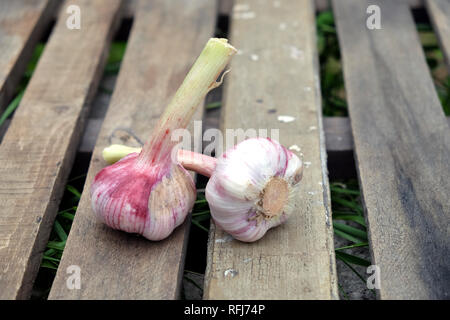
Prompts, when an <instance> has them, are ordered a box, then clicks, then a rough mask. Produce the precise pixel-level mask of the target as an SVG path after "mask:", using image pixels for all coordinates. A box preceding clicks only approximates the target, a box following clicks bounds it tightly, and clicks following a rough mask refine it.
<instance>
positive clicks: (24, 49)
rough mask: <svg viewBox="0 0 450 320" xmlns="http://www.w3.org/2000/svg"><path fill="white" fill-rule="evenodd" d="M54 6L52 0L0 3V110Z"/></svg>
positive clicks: (7, 0) (54, 0) (16, 0)
mask: <svg viewBox="0 0 450 320" xmlns="http://www.w3.org/2000/svg"><path fill="white" fill-rule="evenodd" d="M56 8H57V1H56V0H35V1H30V0H15V1H12V0H6V1H1V2H0V48H1V50H0V112H1V111H3V109H4V108H5V106H6V104H7V103H8V102H9V100H10V99H11V97H12V95H13V94H14V93H15V89H16V86H17V84H18V83H19V81H20V79H21V77H22V75H23V73H24V71H25V68H26V66H27V61H28V60H29V59H30V58H31V55H32V53H33V48H34V46H35V45H36V42H37V41H39V38H40V37H41V35H42V33H43V31H44V30H45V27H46V25H47V24H48V22H49V20H50V18H51V17H52V15H53V12H55V11H56Z"/></svg>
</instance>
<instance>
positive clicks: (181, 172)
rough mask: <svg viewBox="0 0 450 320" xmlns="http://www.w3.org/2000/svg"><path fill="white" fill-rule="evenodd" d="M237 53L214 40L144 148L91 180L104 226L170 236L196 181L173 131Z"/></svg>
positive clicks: (150, 235)
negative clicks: (175, 154)
mask: <svg viewBox="0 0 450 320" xmlns="http://www.w3.org/2000/svg"><path fill="white" fill-rule="evenodd" d="M235 52H236V49H234V48H233V47H232V46H231V45H230V44H228V42H227V40H226V39H210V40H209V41H208V43H207V44H206V46H205V48H204V49H203V51H202V53H201V54H200V56H199V58H198V59H197V61H196V62H195V64H194V65H193V66H192V68H191V70H190V71H189V73H188V75H187V76H186V78H185V80H184V81H183V83H182V85H181V87H180V88H179V89H178V91H177V92H176V94H175V96H174V97H173V99H172V101H171V102H170V104H169V106H168V107H167V108H166V110H165V111H164V113H163V115H162V116H161V118H160V119H159V122H158V124H157V126H156V127H155V129H154V130H153V133H152V136H151V137H150V139H149V141H148V142H147V143H146V144H145V145H144V147H143V149H142V151H141V152H140V153H139V154H137V153H131V154H130V155H128V156H127V157H125V158H123V159H122V160H120V161H119V162H117V163H115V164H113V165H111V166H109V167H106V168H103V169H102V170H101V171H100V172H99V173H98V174H97V176H96V177H95V179H94V182H93V183H92V185H91V189H90V191H91V200H92V202H91V203H92V209H93V211H94V213H95V214H96V216H97V217H98V218H99V219H100V221H102V222H103V223H105V224H106V225H108V226H110V227H112V228H114V229H119V230H123V231H126V232H131V233H138V234H141V235H143V236H144V237H145V238H147V239H150V240H161V239H164V238H166V237H167V236H168V235H170V234H171V233H172V231H173V230H174V229H175V228H176V227H177V226H178V225H180V224H181V223H182V222H183V221H184V220H185V218H186V216H187V214H188V213H189V211H190V210H191V209H192V207H193V205H194V201H195V197H196V191H195V185H194V182H193V180H192V178H191V176H190V175H189V174H188V172H187V171H186V170H185V169H184V168H183V167H182V166H181V165H180V164H179V163H178V162H177V161H172V159H171V153H172V150H173V148H174V147H175V145H176V144H177V142H176V141H172V139H171V134H172V132H173V131H174V130H175V129H178V128H186V127H187V125H188V124H189V122H190V119H191V118H192V115H193V114H194V113H195V109H196V107H197V106H198V105H199V104H200V103H201V101H203V99H204V97H205V96H206V94H207V93H208V91H210V90H211V89H213V88H215V87H217V86H218V85H219V84H220V83H217V82H216V79H217V77H218V75H219V74H220V73H221V72H222V71H223V69H224V68H225V66H226V65H227V63H228V62H229V60H230V59H231V57H232V56H233V55H234V53H235Z"/></svg>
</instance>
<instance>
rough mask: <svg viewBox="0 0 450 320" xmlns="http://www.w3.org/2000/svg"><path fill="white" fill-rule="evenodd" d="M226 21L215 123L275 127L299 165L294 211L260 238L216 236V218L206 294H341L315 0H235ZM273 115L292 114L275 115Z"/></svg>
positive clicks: (272, 296)
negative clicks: (221, 101)
mask: <svg viewBox="0 0 450 320" xmlns="http://www.w3.org/2000/svg"><path fill="white" fill-rule="evenodd" d="M280 25H281V27H280ZM231 26H232V30H231V43H232V44H233V45H234V46H235V47H236V48H237V49H238V50H240V51H239V52H238V55H236V56H235V57H234V58H233V61H232V63H231V64H232V65H231V69H232V71H231V73H230V75H229V77H228V79H227V81H228V82H227V86H226V88H225V102H226V103H225V106H224V110H222V114H223V115H224V116H223V123H222V129H223V130H225V129H230V128H233V129H237V128H243V129H244V130H247V129H249V128H255V129H259V128H268V129H269V131H268V132H269V133H270V129H272V128H274V129H279V130H280V131H279V136H280V142H281V143H282V144H283V145H285V146H287V147H290V146H292V145H297V146H298V147H299V148H301V152H302V153H303V155H304V161H305V163H306V168H305V171H304V176H303V180H302V182H301V184H302V188H301V193H300V195H299V196H298V198H297V201H298V202H299V205H298V207H299V210H298V212H295V213H294V214H293V215H292V216H291V217H290V218H289V220H288V222H287V223H286V224H284V225H282V226H280V227H278V228H275V229H272V230H270V231H269V232H268V233H267V234H266V235H265V236H264V237H263V238H262V239H261V240H259V241H257V242H254V243H251V244H249V243H242V242H239V241H237V240H232V241H223V240H222V239H224V238H226V234H225V233H224V231H223V230H221V229H220V228H218V227H214V225H213V227H212V229H211V234H210V240H209V247H208V260H207V270H206V275H205V281H206V284H205V290H204V297H205V298H206V299H238V300H239V299H330V298H338V293H337V289H336V288H337V285H336V271H335V260H334V248H333V234H332V232H333V231H332V225H331V216H330V206H329V191H328V177H327V173H326V154H325V141H324V138H323V130H322V116H321V101H320V88H319V79H318V63H317V52H316V37H315V21H314V6H313V2H312V1H277V2H273V1H264V2H262V1H248V0H237V1H236V2H235V6H234V10H233V18H232V21H231ZM274 109H275V111H274ZM279 115H289V116H292V117H295V121H293V122H289V123H282V122H280V121H278V120H277V118H278V116H279ZM298 154H299V153H298ZM230 269H232V270H234V271H235V272H232V273H230V272H226V271H227V270H230ZM230 274H233V275H234V276H233V277H232V276H230Z"/></svg>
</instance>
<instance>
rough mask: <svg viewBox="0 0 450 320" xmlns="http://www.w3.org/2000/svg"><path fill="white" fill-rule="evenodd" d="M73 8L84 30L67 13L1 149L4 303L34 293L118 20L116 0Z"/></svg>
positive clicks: (0, 280)
mask: <svg viewBox="0 0 450 320" xmlns="http://www.w3.org/2000/svg"><path fill="white" fill-rule="evenodd" d="M75 2H76V3H77V5H79V6H80V7H81V8H82V15H83V16H82V18H83V21H82V29H81V30H69V29H68V28H67V27H66V22H65V20H66V18H67V14H66V13H65V12H64V11H62V13H61V17H60V19H59V22H58V24H57V25H56V27H55V29H54V32H53V34H52V36H51V38H50V40H49V41H48V43H47V46H46V49H45V51H44V53H43V55H42V57H41V59H40V61H39V64H38V66H37V68H36V71H35V74H34V76H33V78H32V79H31V81H30V83H29V85H28V89H27V91H26V92H25V95H24V97H23V99H22V102H21V104H20V106H19V108H18V109H17V110H16V113H15V114H14V118H13V120H12V122H11V124H10V127H9V129H8V131H7V132H6V135H5V136H4V139H3V141H2V144H1V145H0V272H1V273H0V287H1V288H2V289H1V290H0V298H2V299H15V298H26V297H28V296H29V295H30V291H31V287H32V284H33V281H34V278H35V275H36V273H37V271H38V268H39V264H40V260H41V256H42V251H43V250H44V248H45V244H46V241H47V239H48V236H49V234H50V231H51V226H52V224H53V220H54V217H55V215H56V211H57V207H58V204H59V200H60V198H61V196H62V193H63V191H64V185H65V180H66V179H67V176H68V174H69V170H70V167H71V164H72V162H73V158H74V154H75V150H76V148H77V145H78V141H79V138H80V136H81V132H82V131H81V130H82V122H83V118H84V115H85V113H86V111H87V108H85V105H86V104H88V103H89V102H90V99H91V97H92V95H93V93H94V92H95V90H96V86H97V83H98V80H99V77H100V75H101V73H102V70H103V64H104V62H105V58H106V54H107V52H108V43H109V40H110V39H111V37H112V33H113V30H114V28H113V25H115V24H116V22H117V21H118V19H117V14H118V12H119V3H120V1H118V0H115V1H108V3H106V2H103V1H89V0H78V1H75ZM69 3H72V2H69ZM69 3H66V4H69Z"/></svg>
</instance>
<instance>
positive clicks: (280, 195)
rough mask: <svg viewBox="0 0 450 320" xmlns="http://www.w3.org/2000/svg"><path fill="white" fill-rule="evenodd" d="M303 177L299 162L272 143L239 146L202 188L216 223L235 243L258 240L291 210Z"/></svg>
mask: <svg viewBox="0 0 450 320" xmlns="http://www.w3.org/2000/svg"><path fill="white" fill-rule="evenodd" d="M302 173H303V165H302V162H301V160H300V159H299V158H298V157H297V156H296V155H295V154H293V153H292V152H291V151H289V150H288V149H286V148H285V147H283V146H282V145H280V144H279V143H278V142H277V141H275V140H271V139H267V138H253V139H248V140H245V141H243V142H241V143H239V144H238V145H236V146H235V147H234V148H232V149H230V150H228V151H227V152H226V153H224V154H223V155H222V156H220V157H219V158H218V161H217V166H216V169H215V171H214V173H213V174H212V176H211V179H210V180H209V182H208V184H207V186H206V199H207V201H208V203H209V207H210V209H211V215H212V217H213V219H214V221H215V223H216V224H217V225H219V226H220V227H221V228H222V229H224V230H225V231H226V232H228V233H229V234H231V235H232V236H233V237H234V238H236V239H238V240H241V241H245V242H253V241H256V240H258V239H260V238H261V237H263V236H264V234H265V233H266V232H267V230H269V229H270V228H273V227H275V226H278V225H280V224H282V223H284V222H285V221H286V220H287V218H288V217H289V215H291V214H292V212H293V211H294V210H295V201H294V198H295V196H296V194H297V192H298V189H299V188H298V187H299V185H300V184H299V181H300V180H301V178H302Z"/></svg>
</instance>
